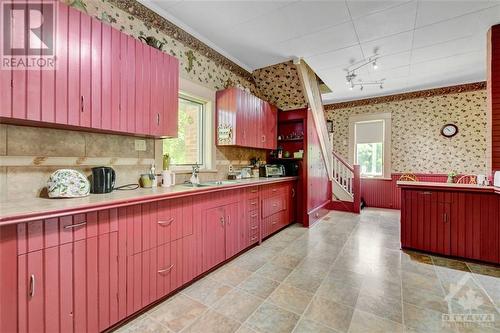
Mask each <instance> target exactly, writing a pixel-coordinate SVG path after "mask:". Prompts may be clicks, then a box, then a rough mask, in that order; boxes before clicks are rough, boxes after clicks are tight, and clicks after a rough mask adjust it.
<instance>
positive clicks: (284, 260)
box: [272, 253, 302, 269]
mask: <svg viewBox="0 0 500 333" xmlns="http://www.w3.org/2000/svg"><path fill="white" fill-rule="evenodd" d="M301 260H302V259H300V258H297V257H294V256H290V255H288V254H283V253H282V254H280V255H278V256H276V257H275V258H274V259H273V260H272V262H273V263H274V264H276V265H278V266H280V267H285V268H290V269H294V268H295V267H297V265H298V264H299V263H300V261H301Z"/></svg>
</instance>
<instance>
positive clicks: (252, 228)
mask: <svg viewBox="0 0 500 333" xmlns="http://www.w3.org/2000/svg"><path fill="white" fill-rule="evenodd" d="M257 228H258V226H255V227H251V228H250V230H255V229H257Z"/></svg>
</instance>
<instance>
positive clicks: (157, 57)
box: [149, 49, 164, 136]
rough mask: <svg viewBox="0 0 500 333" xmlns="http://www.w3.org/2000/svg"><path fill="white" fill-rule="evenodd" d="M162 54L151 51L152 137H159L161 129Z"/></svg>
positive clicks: (154, 50) (150, 115) (150, 119)
mask: <svg viewBox="0 0 500 333" xmlns="http://www.w3.org/2000/svg"><path fill="white" fill-rule="evenodd" d="M162 59H163V58H162V53H161V52H160V51H158V50H156V49H152V50H151V66H150V78H151V108H150V114H149V121H150V133H151V134H152V135H154V136H160V135H161V130H162V128H163V121H164V119H163V117H161V114H162V113H163V95H162V91H163V82H162V81H163V67H162Z"/></svg>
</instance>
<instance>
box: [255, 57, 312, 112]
mask: <svg viewBox="0 0 500 333" xmlns="http://www.w3.org/2000/svg"><path fill="white" fill-rule="evenodd" d="M253 75H254V78H255V83H256V84H257V86H258V88H259V90H260V92H261V94H262V96H263V97H264V99H266V100H268V101H269V102H271V103H273V104H274V105H276V106H277V107H278V108H280V109H282V110H293V109H299V108H303V107H305V106H307V102H306V99H305V97H304V93H303V90H302V84H301V82H300V77H299V73H298V72H297V68H296V66H295V65H294V64H293V62H292V61H289V62H284V63H281V64H277V65H273V66H269V67H264V68H261V69H257V70H255V71H254V72H253Z"/></svg>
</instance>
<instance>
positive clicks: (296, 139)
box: [278, 138, 304, 142]
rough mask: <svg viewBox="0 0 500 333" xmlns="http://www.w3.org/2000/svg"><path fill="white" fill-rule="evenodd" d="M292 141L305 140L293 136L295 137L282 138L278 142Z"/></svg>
mask: <svg viewBox="0 0 500 333" xmlns="http://www.w3.org/2000/svg"><path fill="white" fill-rule="evenodd" d="M287 141H288V142H291V141H304V138H293V139H281V140H278V142H287Z"/></svg>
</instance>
